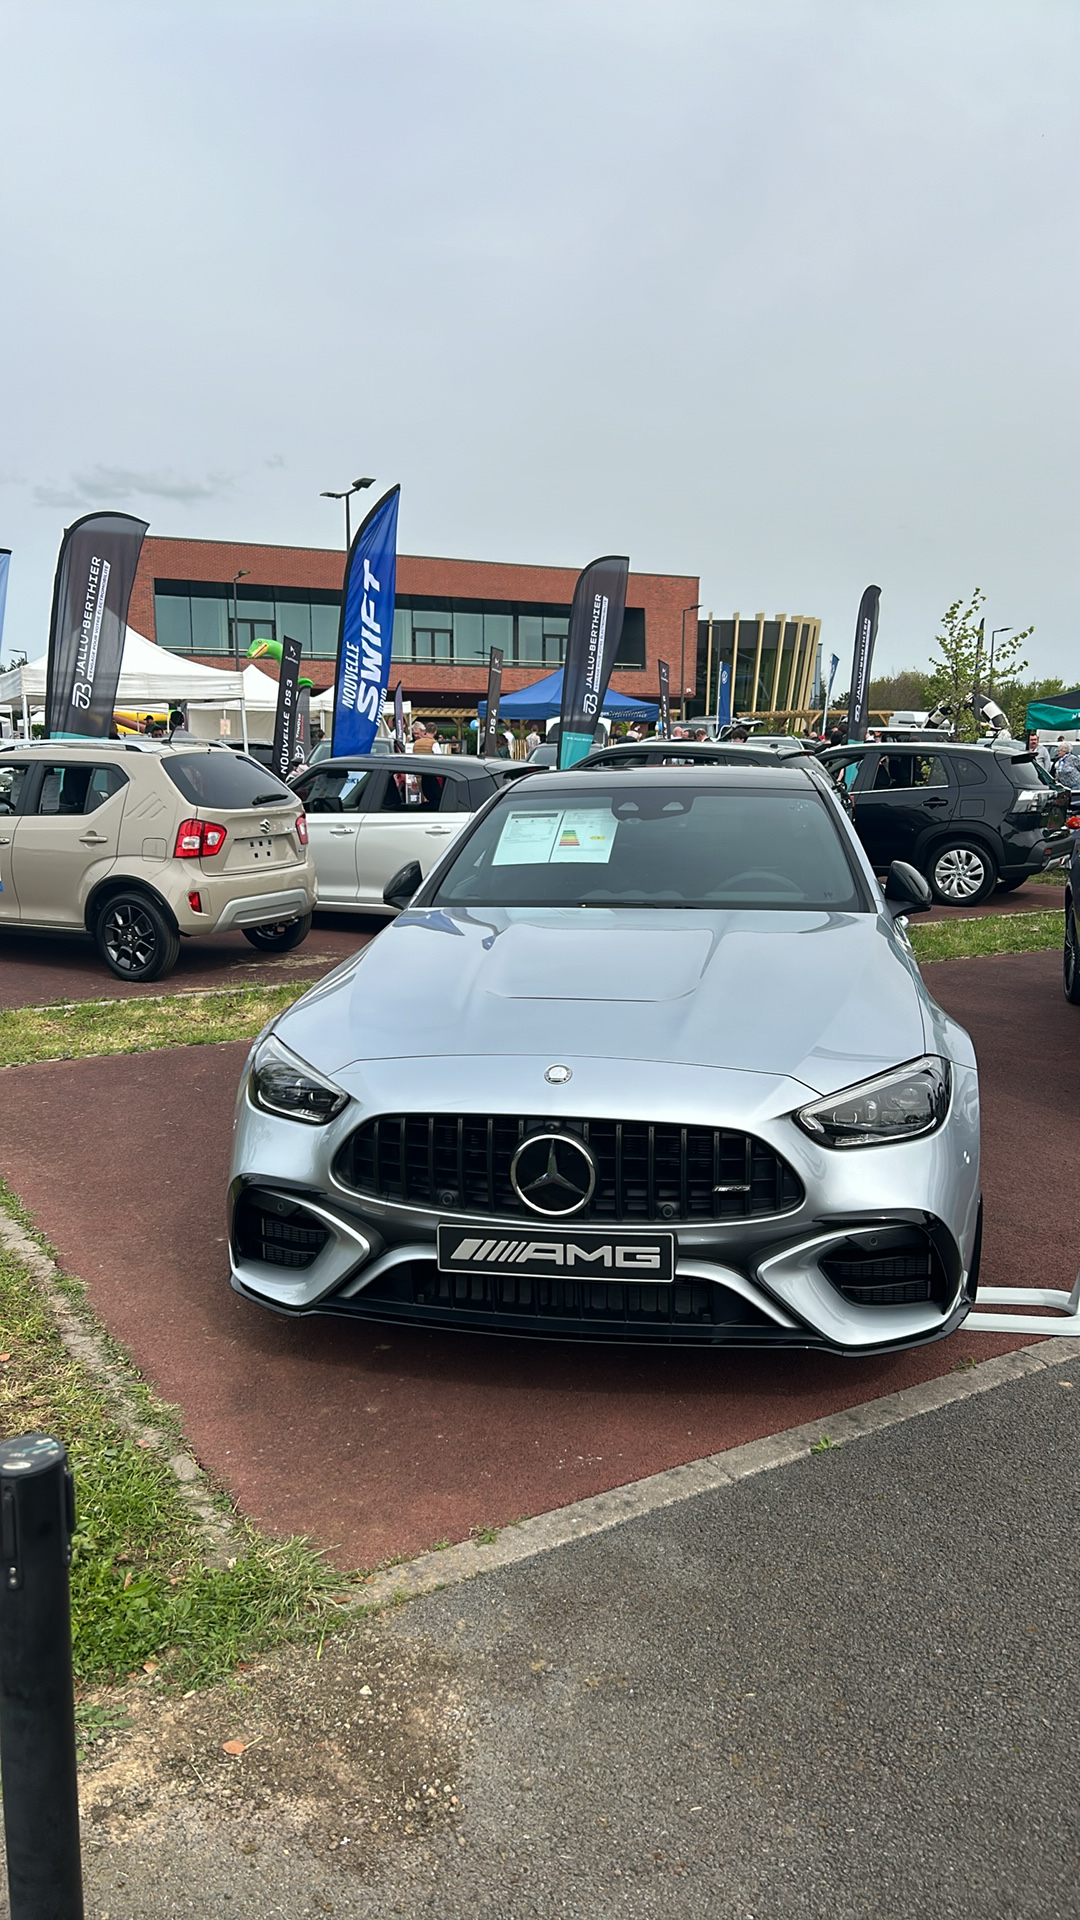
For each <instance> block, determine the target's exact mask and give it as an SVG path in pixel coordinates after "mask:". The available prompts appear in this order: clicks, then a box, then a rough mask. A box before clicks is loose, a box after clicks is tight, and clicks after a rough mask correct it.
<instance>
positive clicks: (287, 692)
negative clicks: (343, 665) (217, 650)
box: [272, 634, 303, 780]
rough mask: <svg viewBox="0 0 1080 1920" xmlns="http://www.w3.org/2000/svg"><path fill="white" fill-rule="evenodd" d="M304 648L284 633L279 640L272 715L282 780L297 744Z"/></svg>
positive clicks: (275, 765)
mask: <svg viewBox="0 0 1080 1920" xmlns="http://www.w3.org/2000/svg"><path fill="white" fill-rule="evenodd" d="M302 651H303V649H302V648H301V645H300V642H299V640H290V639H289V637H288V635H287V634H286V635H285V637H284V638H283V640H282V642H281V662H280V665H279V667H278V689H277V712H276V713H275V715H274V747H273V761H272V765H273V769H274V772H275V773H276V774H277V777H278V779H279V780H284V779H285V778H286V777H287V776H288V773H289V771H290V769H291V767H292V763H293V759H294V756H295V754H296V749H297V747H298V746H299V744H300V739H299V727H298V722H299V719H300V698H299V688H298V686H297V681H298V680H299V678H300V655H301V653H302Z"/></svg>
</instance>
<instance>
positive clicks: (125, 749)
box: [0, 736, 261, 755]
mask: <svg viewBox="0 0 1080 1920" xmlns="http://www.w3.org/2000/svg"><path fill="white" fill-rule="evenodd" d="M256 744H261V743H256ZM0 745H2V748H3V751H4V752H5V753H37V754H50V755H54V754H58V753H59V754H69V753H75V754H79V753H95V754H102V753H149V754H158V755H161V754H163V753H220V752H222V750H223V747H224V742H219V741H217V740H169V739H168V738H164V739H161V740H152V739H149V738H147V737H145V736H144V737H143V738H141V739H137V740H133V739H129V738H126V737H125V738H123V739H120V740H111V739H109V738H108V737H107V736H106V737H103V738H102V739H100V740H9V741H4V742H2V743H0Z"/></svg>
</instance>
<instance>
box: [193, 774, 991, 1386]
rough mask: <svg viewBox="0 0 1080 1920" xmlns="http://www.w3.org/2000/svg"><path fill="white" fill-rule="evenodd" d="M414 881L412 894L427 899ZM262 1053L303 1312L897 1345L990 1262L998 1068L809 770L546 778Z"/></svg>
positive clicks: (740, 1342) (306, 1001)
mask: <svg viewBox="0 0 1080 1920" xmlns="http://www.w3.org/2000/svg"><path fill="white" fill-rule="evenodd" d="M414 889H415V892H414ZM387 898H388V903H389V904H391V905H395V906H399V907H404V908H405V911H403V912H401V914H400V916H399V918H398V919H397V920H395V921H394V923H393V924H392V925H391V927H390V928H389V929H388V930H387V931H386V933H384V934H382V935H381V936H380V937H379V939H378V940H374V941H372V942H370V943H369V945H368V946H367V947H366V948H364V949H363V950H362V952H361V953H359V954H358V955H357V957H356V958H355V959H354V960H352V961H350V962H349V963H348V964H347V965H346V966H344V967H342V968H340V969H339V970H338V971H337V972H336V973H335V974H334V975H332V976H331V978H330V979H329V980H328V981H324V982H322V984H321V985H320V986H319V987H318V988H317V989H315V990H314V992H312V993H309V994H307V995H306V996H305V997H303V998H302V999H301V1000H299V1001H298V1002H297V1003H296V1004H294V1005H293V1006H292V1007H291V1008H290V1009H289V1010H287V1011H286V1012H285V1013H283V1014H282V1015H280V1016H279V1017H278V1018H277V1019H276V1020H275V1021H274V1023H273V1025H272V1027H271V1028H270V1029H269V1030H267V1031H266V1032H265V1033H264V1034H263V1035H262V1037H261V1038H260V1040H259V1041H258V1043H257V1045H256V1046H255V1047H254V1048H253V1050H252V1053H251V1055H250V1057H249V1059H248V1062H247V1065H246V1067H245V1070H244V1076H243V1083H242V1087H241V1092H240V1098H239V1102H238V1106H237V1123H236V1130H235V1135H234V1143H235V1146H234V1157H233V1163H232V1172H231V1176H230V1189H229V1200H230V1214H231V1224H230V1248H231V1259H232V1276H233V1285H234V1287H235V1288H236V1289H237V1290H238V1291H239V1292H240V1293H242V1294H244V1295H246V1296H247V1297H248V1298H250V1299H252V1300H256V1301H259V1302H261V1303H262V1304H263V1305H265V1306H269V1307H272V1308H274V1309H276V1310H278V1311H280V1312H285V1313H292V1314H306V1313H316V1312H325V1313H333V1314H341V1315H345V1316H349V1317H355V1318H368V1319H375V1320H391V1321H393V1320H397V1321H425V1322H428V1323H434V1324H437V1325H442V1326H447V1327H450V1326H458V1327H469V1328H474V1329H476V1328H479V1329H487V1330H488V1331H492V1332H501V1333H508V1332H515V1333H523V1334H534V1335H541V1336H546V1337H548V1338H551V1337H558V1338H567V1337H575V1338H584V1339H592V1340H619V1341H636V1342H639V1343H640V1342H650V1341H651V1342H654V1343H659V1344H665V1345H666V1344H671V1343H673V1342H682V1343H689V1344H697V1345H702V1346H709V1347H722V1346H736V1347H748V1346H750V1347H754V1346H762V1347H774V1348H775V1347H817V1348H822V1349H826V1350H829V1351H832V1352H844V1353H870V1352H875V1351H876V1352H890V1351H893V1350H895V1349H897V1348H900V1347H905V1346H916V1345H919V1344H921V1343H923V1342H926V1341H930V1340H936V1339H939V1338H940V1337H941V1336H942V1335H943V1334H946V1333H949V1332H950V1331H952V1329H953V1328H955V1327H957V1326H958V1325H959V1324H960V1322H961V1321H962V1320H963V1318H964V1316H965V1314H966V1313H967V1311H968V1308H969V1306H970V1304H971V1300H972V1297H973V1295H974V1292H975V1286H976V1281H977V1275H978V1265H979V1217H980V1211H979V1117H978V1081H977V1074H976V1067H975V1055H974V1052H973V1049H972V1045H971V1042H970V1040H969V1039H968V1036H967V1034H966V1033H965V1032H964V1031H963V1029H962V1028H960V1027H959V1026H957V1024H956V1022H955V1021H953V1020H952V1019H951V1018H950V1017H949V1015H948V1014H947V1013H945V1012H943V1010H942V1009H941V1008H940V1007H939V1006H937V1005H936V1004H935V1003H934V1001H933V1000H932V999H931V997H930V994H929V993H928V991H927V989H926V987H925V986H924V984H923V982H922V980H921V978H920V975H919V970H918V967H917V966H916V964H915V961H914V958H913V956H912V952H911V947H910V945H909V943H908V939H907V935H906V932H905V931H904V926H903V921H902V916H903V915H905V914H908V913H911V912H915V911H918V910H920V909H921V908H925V907H926V906H928V905H929V900H930V894H929V889H928V887H927V885H926V882H925V881H924V880H923V879H922V877H921V875H919V874H917V873H915V872H914V871H913V870H912V869H911V868H910V867H905V866H903V865H902V864H901V863H899V862H898V863H897V864H896V865H895V866H894V867H893V869H892V870H891V872H890V875H889V879H888V882H887V885H886V889H885V895H884V897H883V896H882V893H881V891H880V890H879V888H878V886H877V883H876V881H875V879H874V876H873V873H872V871H871V868H870V866H869V864H868V862H867V860H866V857H865V854H864V853H863V850H862V848H861V847H860V845H859V842H858V840H857V838H856V836H855V833H854V830H853V828H852V826H851V824H850V822H849V821H848V820H847V818H846V817H845V815H844V813H843V812H842V810H841V809H840V808H839V807H838V806H836V805H835V804H833V803H832V802H831V800H830V798H829V796H828V795H827V794H826V793H825V792H824V791H823V790H822V788H821V786H820V784H819V783H818V781H817V780H815V779H814V778H813V776H812V775H811V774H810V773H809V772H808V771H807V770H806V769H805V768H801V767H798V766H793V765H789V764H788V763H787V762H784V763H783V764H775V763H774V764H773V765H772V766H770V767H768V768H762V767H744V766H741V765H740V766H739V767H700V768H698V767H694V768H689V769H688V768H671V769H662V770H661V769H658V770H655V771H645V770H637V771H633V772H626V773H622V772H608V773H606V774H605V773H601V772H600V771H598V770H593V771H586V772H580V771H578V770H574V771H567V772H564V773H556V774H537V775H535V776H532V777H530V778H529V779H527V780H524V781H521V782H518V783H514V784H511V785H508V786H507V787H505V788H503V790H502V791H500V792H498V793H497V794H496V795H495V797H494V798H493V799H492V800H491V801H490V802H489V803H488V805H487V806H486V807H485V808H484V809H483V810H482V811H481V812H480V813H479V815H478V816H477V817H476V818H475V819H474V820H472V821H471V822H470V823H469V824H468V826H467V827H466V828H465V830H464V831H463V832H462V833H461V835H460V836H459V837H458V839H457V840H456V841H455V842H454V844H453V846H452V847H451V848H450V849H449V851H448V852H447V853H446V854H445V855H444V857H443V858H442V859H441V860H440V861H439V863H438V865H437V867H435V869H434V870H433V871H432V872H431V873H430V874H429V875H428V877H427V879H426V880H425V881H424V882H423V883H422V884H420V876H419V872H418V869H417V868H416V867H415V866H413V867H412V868H411V869H410V870H408V871H406V872H403V873H401V874H399V875H398V876H396V877H395V879H394V880H393V881H391V883H390V885H389V887H388V889H387Z"/></svg>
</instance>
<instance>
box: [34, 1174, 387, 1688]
mask: <svg viewBox="0 0 1080 1920" xmlns="http://www.w3.org/2000/svg"><path fill="white" fill-rule="evenodd" d="M0 1205H3V1206H4V1208H5V1210H6V1211H8V1212H10V1213H12V1214H13V1215H14V1216H15V1217H16V1218H19V1219H20V1220H21V1222H22V1224H23V1225H24V1226H25V1224H26V1223H25V1219H23V1218H22V1215H21V1210H20V1209H19V1207H18V1204H17V1202H14V1201H13V1200H12V1198H11V1196H10V1195H8V1194H6V1193H0ZM65 1292H66V1293H68V1294H69V1295H71V1296H73V1297H74V1296H78V1295H80V1294H81V1288H79V1287H78V1285H77V1283H74V1282H65ZM83 1313H84V1315H85V1313H86V1310H85V1308H83ZM86 1317H89V1316H88V1315H87V1316H86ZM0 1343H2V1346H0V1432H2V1433H4V1434H11V1435H14V1434H20V1433H33V1432H36V1433H49V1434H52V1435H54V1436H55V1438H57V1439H59V1440H62V1441H63V1443H64V1445H65V1446H66V1448H67V1450H68V1454H69V1456H70V1459H71V1465H72V1468H73V1471H74V1474H75V1489H76V1506H77V1532H76V1535H75V1541H74V1551H73V1556H72V1566H71V1601H72V1623H73V1639H74V1659H75V1673H76V1677H77V1679H78V1680H79V1681H80V1682H81V1683H84V1684H87V1683H97V1682H102V1681H110V1680H116V1679H118V1678H122V1677H125V1676H127V1675H129V1674H131V1673H141V1671H142V1670H143V1669H146V1670H148V1671H154V1670H159V1671H160V1677H161V1678H162V1679H163V1680H168V1681H170V1682H172V1683H174V1684H176V1685H179V1686H183V1687H192V1686H196V1685H203V1684H208V1683H210V1682H211V1681H213V1680H217V1679H220V1678H222V1677H223V1676H224V1675H226V1674H228V1673H229V1672H230V1671H231V1670H232V1668H233V1667H234V1666H235V1665H236V1663H237V1661H239V1660H245V1659H251V1658H253V1657H254V1656H255V1655H256V1654H257V1653H259V1652H262V1651H264V1650H265V1649H267V1648H269V1647H272V1646H275V1645H277V1644H280V1643H281V1642H282V1641H284V1640H292V1639H299V1638H308V1637H316V1638H317V1637H319V1636H320V1635H322V1634H324V1633H325V1632H326V1631H327V1630H328V1628H332V1627H333V1626H334V1625H335V1624H337V1623H338V1622H339V1621H341V1620H342V1619H343V1610H342V1607H341V1604H340V1602H341V1599H342V1597H343V1595H344V1594H345V1592H346V1590H347V1589H348V1586H349V1581H348V1580H347V1578H346V1577H345V1576H343V1575H342V1574H340V1573H337V1572H335V1571H334V1570H333V1569H332V1568H330V1567H328V1566H327V1565H326V1564H325V1562H324V1561H323V1559H322V1558H321V1556H320V1555H319V1554H317V1553H315V1552H314V1551H313V1550H312V1549H311V1548H310V1547H309V1546H307V1545H306V1543H305V1542H304V1541H303V1540H300V1539H290V1540H284V1541H273V1540H268V1539H266V1538H264V1537H263V1536H262V1535H261V1534H260V1533H259V1532H258V1531H257V1530H256V1529H255V1528H253V1527H251V1526H250V1525H248V1524H247V1523H245V1522H244V1521H242V1520H240V1521H238V1520H236V1519H235V1517H234V1516H233V1515H232V1514H231V1512H230V1515H229V1518H230V1521H231V1523H232V1527H233V1533H234V1537H235V1541H236V1546H237V1552H236V1557H235V1559H230V1561H229V1563H228V1564H227V1565H226V1566H222V1567H216V1568H211V1567H207V1566H206V1565H205V1564H204V1562H203V1558H202V1551H201V1542H200V1538H199V1531H198V1526H197V1522H196V1518H195V1516H194V1515H193V1514H192V1511H191V1508H190V1506H189V1504H188V1502H186V1501H185V1500H184V1498H183V1496H182V1495H181V1493H180V1490H179V1487H178V1484H177V1482H176V1480H175V1478H174V1477H173V1474H172V1472H171V1471H170V1469H169V1466H168V1464H167V1462H166V1460H165V1459H164V1457H163V1456H162V1454H161V1453H160V1452H159V1451H158V1450H157V1449H156V1448H152V1447H149V1446H148V1445H147V1444H146V1443H145V1442H143V1443H142V1444H140V1443H139V1441H138V1440H137V1439H136V1438H135V1437H134V1435H133V1434H132V1433H131V1432H129V1431H128V1430H127V1429H126V1428H125V1426H124V1424H123V1422H122V1421H121V1420H120V1419H119V1418H118V1413H117V1407H116V1404H115V1402H114V1400H113V1398H112V1396H111V1395H110V1393H109V1391H108V1389H107V1388H106V1386H105V1384H104V1383H103V1382H102V1381H100V1380H99V1379H98V1378H97V1377H96V1376H95V1375H94V1373H93V1372H92V1371H91V1370H90V1369H89V1368H88V1367H86V1366H84V1365H83V1364H82V1363H81V1362H80V1361H78V1360H76V1359H74V1358H73V1357H72V1355H71V1353H69V1351H68V1349H67V1348H66V1347H65V1345H64V1343H63V1341H62V1340H61V1338H60V1334H59V1332H58V1330H57V1326H56V1322H55V1320H54V1319H53V1316H52V1313H51V1311H50V1309H49V1306H48V1304H47V1302H46V1300H45V1299H44V1297H43V1295H42V1292H41V1289H40V1288H39V1287H38V1285H37V1284H36V1282H35V1280H34V1278H33V1276H32V1274H31V1273H30V1272H29V1271H28V1269H27V1267H26V1266H25V1264H24V1263H23V1262H22V1261H21V1260H20V1259H19V1258H17V1257H16V1256H15V1255H13V1254H12V1253H10V1252H9V1251H8V1250H6V1249H5V1250H0ZM116 1358H117V1363H118V1364H119V1365H121V1366H122V1367H124V1368H125V1371H126V1372H127V1374H128V1377H129V1380H130V1389H131V1395H132V1396H133V1398H134V1400H135V1401H136V1403H137V1404H140V1405H141V1406H142V1407H143V1408H144V1409H145V1411H146V1413H147V1415H148V1417H149V1418H151V1419H152V1420H153V1421H154V1422H155V1423H156V1424H158V1425H161V1424H162V1423H164V1424H165V1425H166V1426H170V1425H172V1426H174V1425H175V1416H174V1415H172V1413H171V1410H169V1409H167V1408H162V1407H161V1406H159V1405H158V1404H156V1403H155V1402H154V1400H153V1397H152V1396H151V1395H150V1394H149V1392H148V1390H147V1389H146V1387H145V1386H144V1385H143V1383H142V1382H141V1381H140V1380H139V1379H138V1376H137V1374H136V1373H135V1371H134V1369H132V1368H131V1367H130V1363H128V1362H126V1361H125V1360H124V1358H123V1356H116ZM214 1497H215V1498H216V1496H214ZM221 1504H222V1507H223V1508H224V1507H225V1504H226V1503H225V1502H224V1501H222V1503H221ZM335 1601H336V1604H335ZM349 1617H350V1618H353V1617H355V1616H354V1614H353V1613H352V1611H351V1610H350V1614H349Z"/></svg>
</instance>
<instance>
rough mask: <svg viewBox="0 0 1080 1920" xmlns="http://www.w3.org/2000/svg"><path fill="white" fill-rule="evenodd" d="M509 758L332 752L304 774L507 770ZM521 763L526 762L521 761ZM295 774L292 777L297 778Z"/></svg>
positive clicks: (509, 765)
mask: <svg viewBox="0 0 1080 1920" xmlns="http://www.w3.org/2000/svg"><path fill="white" fill-rule="evenodd" d="M513 764H514V762H513V761H512V760H496V759H494V758H491V759H484V758H483V756H482V755H480V754H478V753H333V754H327V755H325V756H324V757H323V759H321V760H317V761H316V763H315V765H314V767H302V768H300V769H299V774H303V773H332V772H333V770H334V768H335V767H377V768H378V769H379V771H380V772H382V773H385V772H386V771H387V769H389V771H390V772H391V773H451V772H454V771H455V770H456V771H457V772H458V773H473V774H476V773H502V774H505V773H508V772H509V771H510V768H511V767H512V766H513ZM521 764H522V765H524V764H525V763H524V762H522V763H521ZM297 777H298V775H294V776H293V778H294V779H295V778H297Z"/></svg>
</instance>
